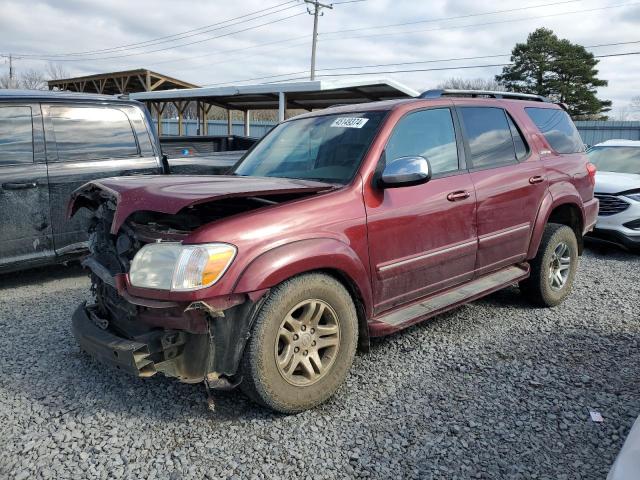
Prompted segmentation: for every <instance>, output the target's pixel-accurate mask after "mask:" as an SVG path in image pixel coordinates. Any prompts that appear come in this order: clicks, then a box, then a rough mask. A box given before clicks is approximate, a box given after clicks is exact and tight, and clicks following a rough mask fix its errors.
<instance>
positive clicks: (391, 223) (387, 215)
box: [366, 107, 478, 314]
mask: <svg viewBox="0 0 640 480" xmlns="http://www.w3.org/2000/svg"><path fill="white" fill-rule="evenodd" d="M454 118H455V117H454V114H453V112H452V110H451V109H450V108H447V107H444V108H443V107H438V108H431V109H425V110H418V111H413V112H409V113H408V114H406V115H405V116H404V117H402V118H401V119H400V120H399V121H398V123H397V124H396V126H395V128H394V130H393V132H392V133H391V136H390V137H389V141H388V143H387V146H386V148H385V152H384V154H383V158H382V160H381V161H385V162H386V163H388V162H393V161H394V159H397V158H400V157H406V156H423V157H425V158H427V159H428V160H429V163H430V165H431V170H432V178H431V180H430V181H428V182H427V183H424V184H422V185H416V186H411V187H401V188H388V189H385V190H384V192H383V198H382V201H380V202H378V203H376V204H369V205H366V209H367V225H368V235H369V246H370V247H369V258H370V262H371V271H372V276H373V280H372V284H373V291H374V304H375V307H374V308H375V314H378V313H380V312H383V311H386V310H389V309H391V308H393V307H396V306H399V305H403V304H406V303H409V302H411V301H413V300H416V299H418V298H420V297H425V296H428V295H430V294H433V293H435V292H438V291H440V290H443V289H446V288H449V287H452V286H455V285H458V284H461V283H464V282H466V281H469V280H471V279H472V278H473V274H474V268H475V262H476V252H477V249H478V246H477V233H476V195H475V190H474V186H473V182H472V181H471V177H470V175H469V173H468V172H467V170H466V168H465V165H464V151H463V147H462V144H461V142H460V140H459V138H457V137H459V135H458V136H457V135H456V131H459V129H458V128H457V127H456V123H455V121H454Z"/></svg>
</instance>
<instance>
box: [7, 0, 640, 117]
mask: <svg viewBox="0 0 640 480" xmlns="http://www.w3.org/2000/svg"><path fill="white" fill-rule="evenodd" d="M325 1H326V0H325ZM0 12H2V14H1V15H0V32H2V34H1V35H0V54H3V55H6V54H9V53H12V54H13V55H14V56H15V57H16V58H15V60H14V68H15V69H16V72H17V74H20V72H21V71H25V70H28V69H41V70H44V69H45V68H46V67H47V65H48V63H49V62H51V61H55V63H57V64H58V65H61V66H62V67H63V68H64V69H65V70H66V71H67V72H68V73H69V75H70V76H78V75H85V74H93V73H102V72H110V71H118V70H128V69H133V68H148V69H150V70H154V71H157V72H160V73H163V74H165V75H170V76H173V77H176V78H179V79H182V80H185V81H189V82H192V83H195V84H197V85H228V84H247V83H263V82H268V81H277V80H284V79H288V78H292V79H294V78H295V79H304V78H307V77H308V74H309V73H308V72H309V63H310V53H311V37H312V35H311V32H312V29H313V16H311V15H309V14H308V13H307V10H306V6H305V4H304V2H303V1H302V0H290V1H286V0H263V1H259V0H241V1H235V2H231V1H223V0H183V1H175V0H172V1H164V0H136V1H132V0H128V1H127V0H109V1H107V2H105V1H88V0H87V1H83V0H49V1H38V0H31V1H24V0H22V1H8V0H0ZM322 12H323V15H322V16H321V17H320V18H319V28H318V32H319V34H318V50H317V69H318V71H317V75H318V76H319V78H322V79H325V78H326V79H330V78H367V77H369V78H373V77H375V78H380V77H388V78H392V79H394V80H397V81H399V82H401V83H404V84H406V85H408V86H410V87H412V88H415V89H417V90H420V91H421V90H426V89H428V88H434V87H435V86H437V85H438V84H439V83H440V82H442V81H444V80H446V79H448V78H451V77H459V78H469V79H471V78H492V77H493V76H494V75H496V74H497V73H500V71H501V67H500V66H495V65H499V64H503V63H507V62H508V61H509V56H508V55H509V53H510V51H511V49H512V48H513V46H514V45H515V44H516V43H517V42H524V41H525V40H526V37H527V35H528V34H529V33H530V32H532V31H533V30H535V29H536V28H539V27H547V28H550V29H552V30H553V31H554V32H555V33H556V34H557V35H558V36H559V37H561V38H566V39H569V40H570V41H572V42H575V43H579V44H582V45H584V46H593V45H602V44H612V43H622V42H637V43H628V44H626V45H610V46H602V47H594V48H590V49H589V50H590V51H592V52H593V53H594V54H596V55H610V54H620V53H625V52H640V28H639V27H640V1H635V2H634V1H631V0H626V1H625V0H574V1H567V0H564V1H554V0H526V1H524V2H513V1H502V0H500V1H491V2H478V1H473V0H432V1H428V2H427V1H420V0H335V2H334V3H333V8H332V9H323V10H322ZM398 24H401V25H398ZM203 27H206V28H203ZM183 32H186V33H183ZM178 34H180V35H178ZM172 35H173V36H172ZM170 36H172V37H170ZM161 37H165V38H161ZM167 37H168V38H167ZM142 42H146V43H142ZM141 43H142V44H141ZM501 55H504V56H501ZM470 57H487V58H470ZM461 58H463V60H454V61H451V59H461ZM445 60H447V61H445ZM409 62H424V63H412V64H409V65H406V64H405V65H399V66H381V67H367V68H355V67H366V66H367V65H380V64H389V63H395V64H397V63H409ZM486 65H494V66H486ZM342 67H349V68H342ZM461 67H471V68H461ZM638 67H640V55H626V56H616V57H606V58H602V59H601V62H600V64H599V65H598V69H599V71H600V74H599V76H600V78H603V79H605V80H608V81H609V85H608V86H607V87H603V88H601V89H599V92H598V95H599V97H600V98H601V99H609V100H612V101H613V111H612V114H613V116H614V117H616V116H620V115H631V117H634V118H637V115H640V112H637V114H636V113H634V112H633V111H629V110H630V108H629V103H630V99H631V97H633V96H637V95H640V81H639V80H638V71H639V70H640V68H638ZM416 69H420V70H428V71H420V72H415V71H414V72H406V71H405V72H402V71H399V70H416ZM7 71H8V62H7V59H6V58H0V75H1V74H5V73H7ZM379 71H393V72H395V73H373V72H379ZM353 73H365V75H358V76H355V75H354V76H340V77H331V76H330V75H335V74H353Z"/></svg>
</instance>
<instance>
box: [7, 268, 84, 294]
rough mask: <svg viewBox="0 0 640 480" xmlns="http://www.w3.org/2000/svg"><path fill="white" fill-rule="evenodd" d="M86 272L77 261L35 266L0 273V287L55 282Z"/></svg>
mask: <svg viewBox="0 0 640 480" xmlns="http://www.w3.org/2000/svg"><path fill="white" fill-rule="evenodd" d="M85 273H86V272H85V270H84V269H83V268H82V266H81V265H80V263H79V262H77V261H73V262H69V263H68V264H66V265H64V264H58V265H50V266H47V267H36V268H30V269H28V270H21V271H18V272H9V273H0V289H2V288H18V287H23V286H25V285H33V284H38V283H43V282H56V281H58V280H62V279H66V278H71V277H77V276H80V275H84V274H85Z"/></svg>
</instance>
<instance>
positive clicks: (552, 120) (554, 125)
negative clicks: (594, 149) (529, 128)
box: [525, 107, 584, 153]
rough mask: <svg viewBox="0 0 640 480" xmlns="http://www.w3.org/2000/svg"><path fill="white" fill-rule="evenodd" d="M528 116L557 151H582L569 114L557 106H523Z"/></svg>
mask: <svg viewBox="0 0 640 480" xmlns="http://www.w3.org/2000/svg"><path fill="white" fill-rule="evenodd" d="M525 111H526V112H527V115H529V118H531V120H533V123H535V124H536V126H537V127H538V129H539V130H540V133H542V135H544V138H546V139H547V142H549V145H551V148H553V149H554V150H555V151H556V152H558V153H576V152H583V151H584V143H583V142H582V138H580V134H579V133H578V130H577V129H576V126H575V125H574V124H573V122H572V121H571V118H570V117H569V114H568V113H567V112H565V111H564V110H560V109H558V108H535V107H529V108H525Z"/></svg>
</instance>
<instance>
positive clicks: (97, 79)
mask: <svg viewBox="0 0 640 480" xmlns="http://www.w3.org/2000/svg"><path fill="white" fill-rule="evenodd" d="M47 83H48V85H49V90H52V89H54V88H59V89H61V90H69V91H74V92H85V93H99V94H105V95H122V94H124V93H131V92H141V91H142V92H145V91H154V90H167V89H179V88H194V87H197V85H194V84H192V83H188V82H184V81H182V80H178V79H177V78H173V77H169V76H167V75H163V74H161V73H157V72H153V71H151V70H147V69H144V68H138V69H135V70H124V71H121V72H108V73H98V74H95V75H86V76H83V77H73V78H61V79H58V80H49V81H48V82H47Z"/></svg>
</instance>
